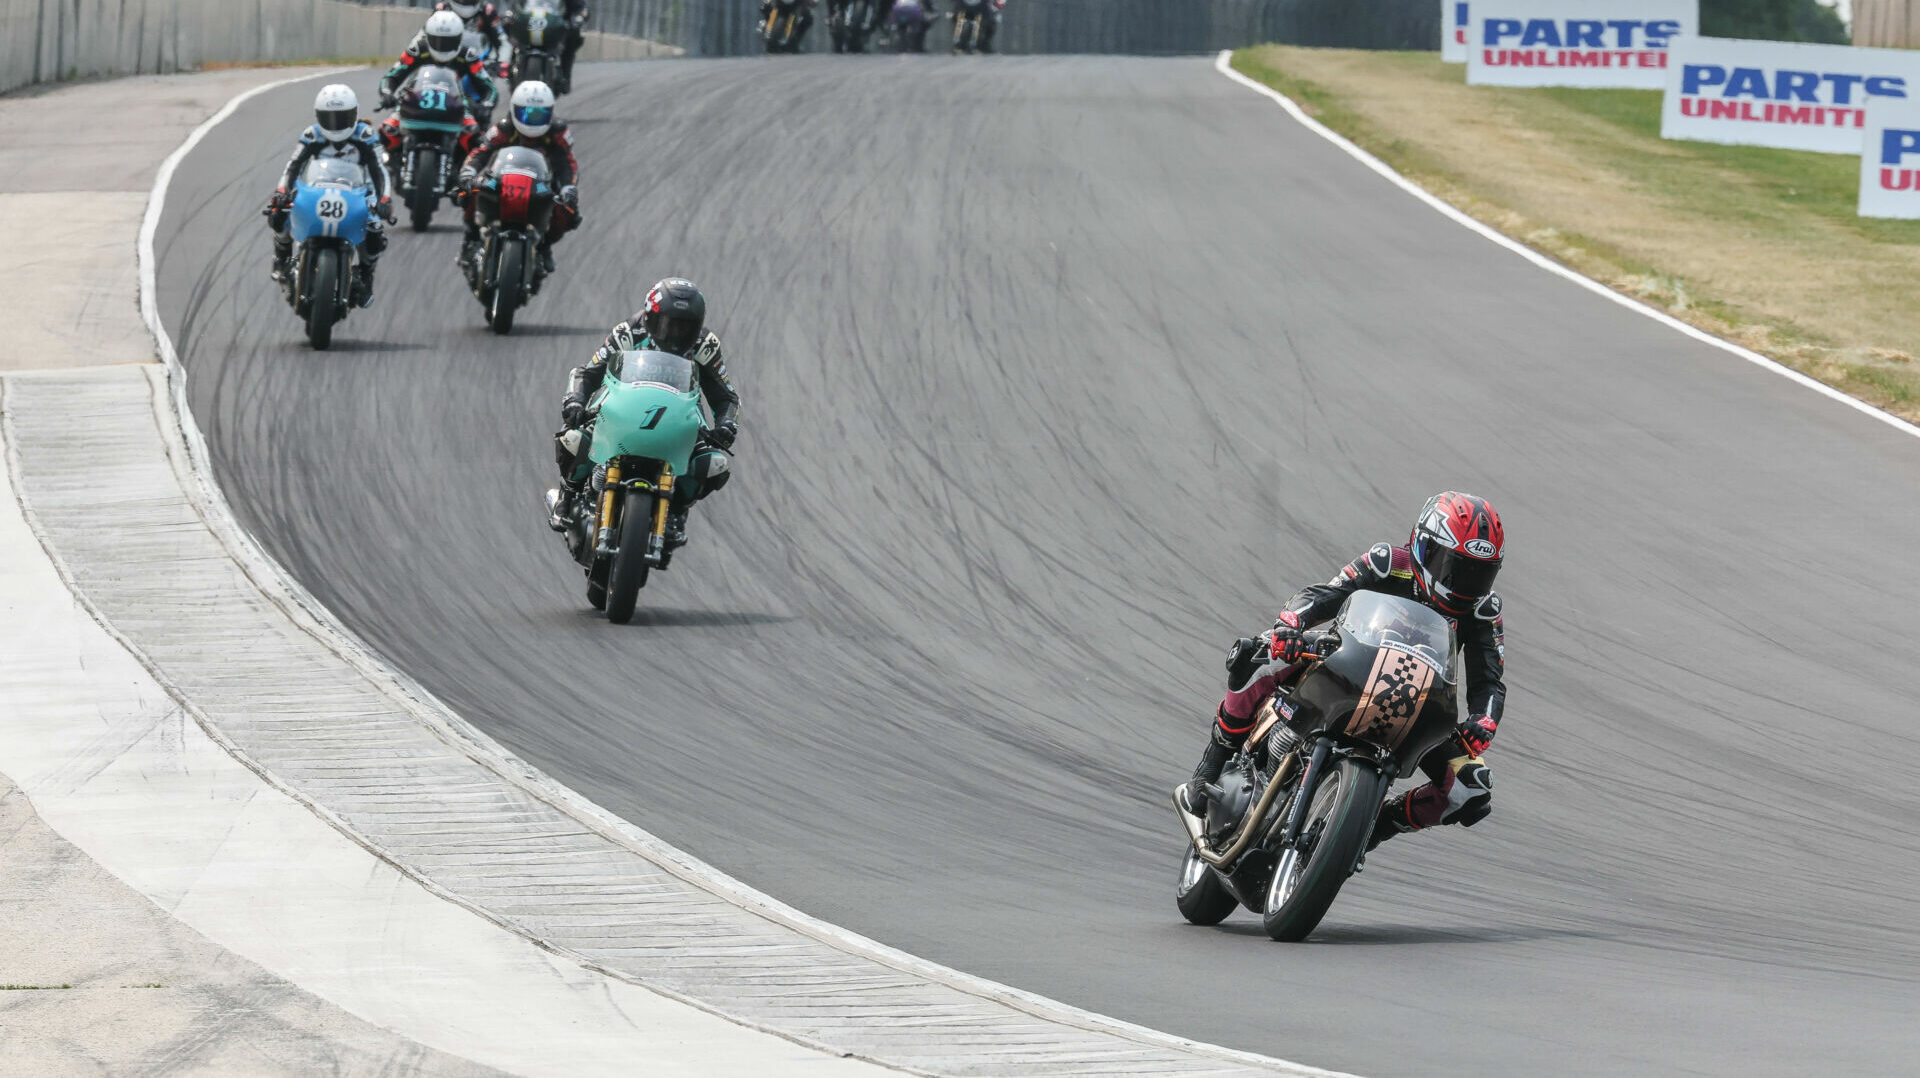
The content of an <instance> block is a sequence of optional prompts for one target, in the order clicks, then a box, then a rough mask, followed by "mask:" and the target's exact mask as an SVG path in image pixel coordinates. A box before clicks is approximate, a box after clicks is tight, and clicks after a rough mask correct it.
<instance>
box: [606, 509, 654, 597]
mask: <svg viewBox="0 0 1920 1078" xmlns="http://www.w3.org/2000/svg"><path fill="white" fill-rule="evenodd" d="M652 509H653V500H652V499H651V498H649V499H647V500H645V501H641V500H640V499H639V498H636V497H634V496H632V495H628V496H627V498H626V499H625V500H623V502H622V503H621V506H620V549H619V550H616V551H614V553H613V568H612V569H610V570H608V572H607V620H608V621H611V622H613V623H614V624H615V625H625V624H626V623H627V622H629V621H632V620H633V608H634V606H635V604H637V603H638V602H639V600H640V589H641V588H644V587H646V586H647V569H648V568H649V566H648V565H647V540H648V539H649V538H651V537H652V535H653V528H652V527H651V525H652V524H653V520H652V517H653V513H652V512H651V510H652Z"/></svg>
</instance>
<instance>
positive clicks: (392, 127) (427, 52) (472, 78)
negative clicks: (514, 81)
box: [380, 11, 500, 158]
mask: <svg viewBox="0 0 1920 1078" xmlns="http://www.w3.org/2000/svg"><path fill="white" fill-rule="evenodd" d="M463 33H464V31H463V29H462V27H461V25H460V16H458V15H456V14H454V13H453V12H451V11H436V12H434V13H433V14H431V15H429V16H427V24H426V26H424V27H422V28H421V30H420V32H419V33H418V34H415V35H414V38H413V40H412V41H410V42H408V43H407V51H405V52H403V53H401V54H400V59H398V60H396V61H394V64H393V67H392V69H390V70H389V71H388V72H387V73H386V75H385V76H383V77H382V78H381V79H380V107H381V108H383V109H390V108H392V107H393V106H394V102H396V101H398V100H399V99H400V91H401V90H403V89H405V88H406V85H407V82H408V81H409V80H411V79H412V78H413V76H414V74H415V73H417V72H418V71H419V70H420V67H421V65H423V64H437V65H439V66H441V67H445V68H448V69H450V70H452V71H454V72H457V73H458V74H459V75H460V85H461V87H462V90H461V92H462V93H464V94H466V95H467V115H466V116H465V117H464V118H463V120H462V121H461V122H462V126H463V128H464V129H463V130H462V131H461V133H460V150H461V152H462V153H464V152H466V151H468V150H471V149H472V148H473V140H474V139H475V138H476V137H477V136H478V135H479V134H480V121H479V120H477V119H475V117H477V116H491V115H493V106H494V105H495V104H496V103H497V102H498V101H499V100H500V95H499V91H497V90H495V89H494V88H493V82H492V81H491V80H489V79H488V78H487V68H486V65H485V64H483V63H481V62H480V57H479V56H478V55H477V54H475V53H474V52H473V50H471V49H469V48H466V47H465V46H464V45H462V44H461V38H462V35H463ZM475 95H480V96H478V97H477V98H476V96H475ZM380 141H381V142H382V143H383V144H385V146H386V149H387V154H388V156H389V158H395V157H397V155H398V154H399V152H400V117H399V115H398V114H395V115H392V116H389V117H387V119H386V122H385V123H383V124H381V125H380Z"/></svg>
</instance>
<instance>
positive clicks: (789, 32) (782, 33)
mask: <svg viewBox="0 0 1920 1078" xmlns="http://www.w3.org/2000/svg"><path fill="white" fill-rule="evenodd" d="M812 6H813V0H774V5H773V10H771V11H769V12H767V19H766V21H765V22H764V23H761V24H760V34H761V36H762V37H763V38H764V39H765V40H766V43H767V51H768V52H769V53H775V52H799V51H800V42H801V40H802V39H803V38H805V37H806V36H807V27H809V26H812V25H813V12H811V11H809V10H808V9H809V8H811V7H812Z"/></svg>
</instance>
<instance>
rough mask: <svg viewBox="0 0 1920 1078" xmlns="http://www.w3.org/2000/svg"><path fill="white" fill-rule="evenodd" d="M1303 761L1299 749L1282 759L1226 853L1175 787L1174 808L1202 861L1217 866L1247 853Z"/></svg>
mask: <svg viewBox="0 0 1920 1078" xmlns="http://www.w3.org/2000/svg"><path fill="white" fill-rule="evenodd" d="M1299 761H1300V754H1299V753H1298V752H1290V753H1288V754H1287V755H1286V756H1285V757H1284V758H1282V759H1281V761H1280V766H1279V768H1278V769H1276V770H1275V771H1274V773H1273V781H1272V782H1269V783H1267V788H1266V790H1265V791H1263V792H1262V793H1261V794H1260V801H1259V803H1258V804H1256V805H1254V806H1253V809H1252V811H1250V812H1248V813H1247V818H1246V819H1244V820H1242V821H1240V834H1239V835H1238V836H1237V837H1235V838H1234V840H1233V845H1231V846H1229V847H1227V849H1226V851H1225V852H1224V853H1221V852H1216V851H1215V850H1214V848H1213V843H1212V842H1211V841H1210V840H1208V838H1207V825H1206V823H1205V821H1203V820H1201V819H1200V817H1198V816H1195V815H1194V814H1193V813H1191V812H1188V811H1187V810H1186V808H1185V807H1183V806H1182V805H1181V804H1180V792H1179V790H1178V789H1175V791H1174V794H1173V811H1174V812H1176V813H1178V814H1179V816H1180V822H1181V823H1183V824H1185V825H1186V826H1187V838H1188V839H1189V840H1191V841H1192V843H1193V850H1194V852H1195V853H1197V854H1199V855H1200V859H1201V860H1202V861H1205V862H1206V863H1207V864H1210V865H1213V866H1215V867H1218V866H1221V865H1226V864H1229V863H1231V862H1233V861H1234V860H1235V859H1236V858H1238V857H1239V856H1240V855H1241V854H1243V853H1245V852H1246V850H1247V847H1248V846H1251V845H1253V836H1254V834H1255V833H1257V832H1258V831H1260V830H1261V829H1260V827H1259V826H1257V825H1258V824H1259V822H1260V821H1261V820H1264V819H1266V818H1267V812H1268V810H1270V809H1272V808H1273V801H1274V798H1276V797H1278V796H1279V794H1280V788H1281V787H1282V786H1285V785H1286V784H1287V779H1288V777H1289V776H1291V775H1292V774H1293V768H1294V765H1295V764H1297V763H1298V762H1299Z"/></svg>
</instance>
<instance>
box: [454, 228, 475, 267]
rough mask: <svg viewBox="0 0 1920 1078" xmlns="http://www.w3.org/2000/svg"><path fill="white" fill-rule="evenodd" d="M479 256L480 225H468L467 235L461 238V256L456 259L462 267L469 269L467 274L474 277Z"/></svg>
mask: <svg viewBox="0 0 1920 1078" xmlns="http://www.w3.org/2000/svg"><path fill="white" fill-rule="evenodd" d="M479 256H480V226H479V225H468V226H467V234H466V236H465V237H463V238H462V239H461V240H460V256H459V257H458V258H456V259H454V261H455V262H457V263H459V265H460V268H461V269H463V270H466V271H467V276H469V277H472V276H473V264H474V260H475V259H477V258H478V257H479Z"/></svg>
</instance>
